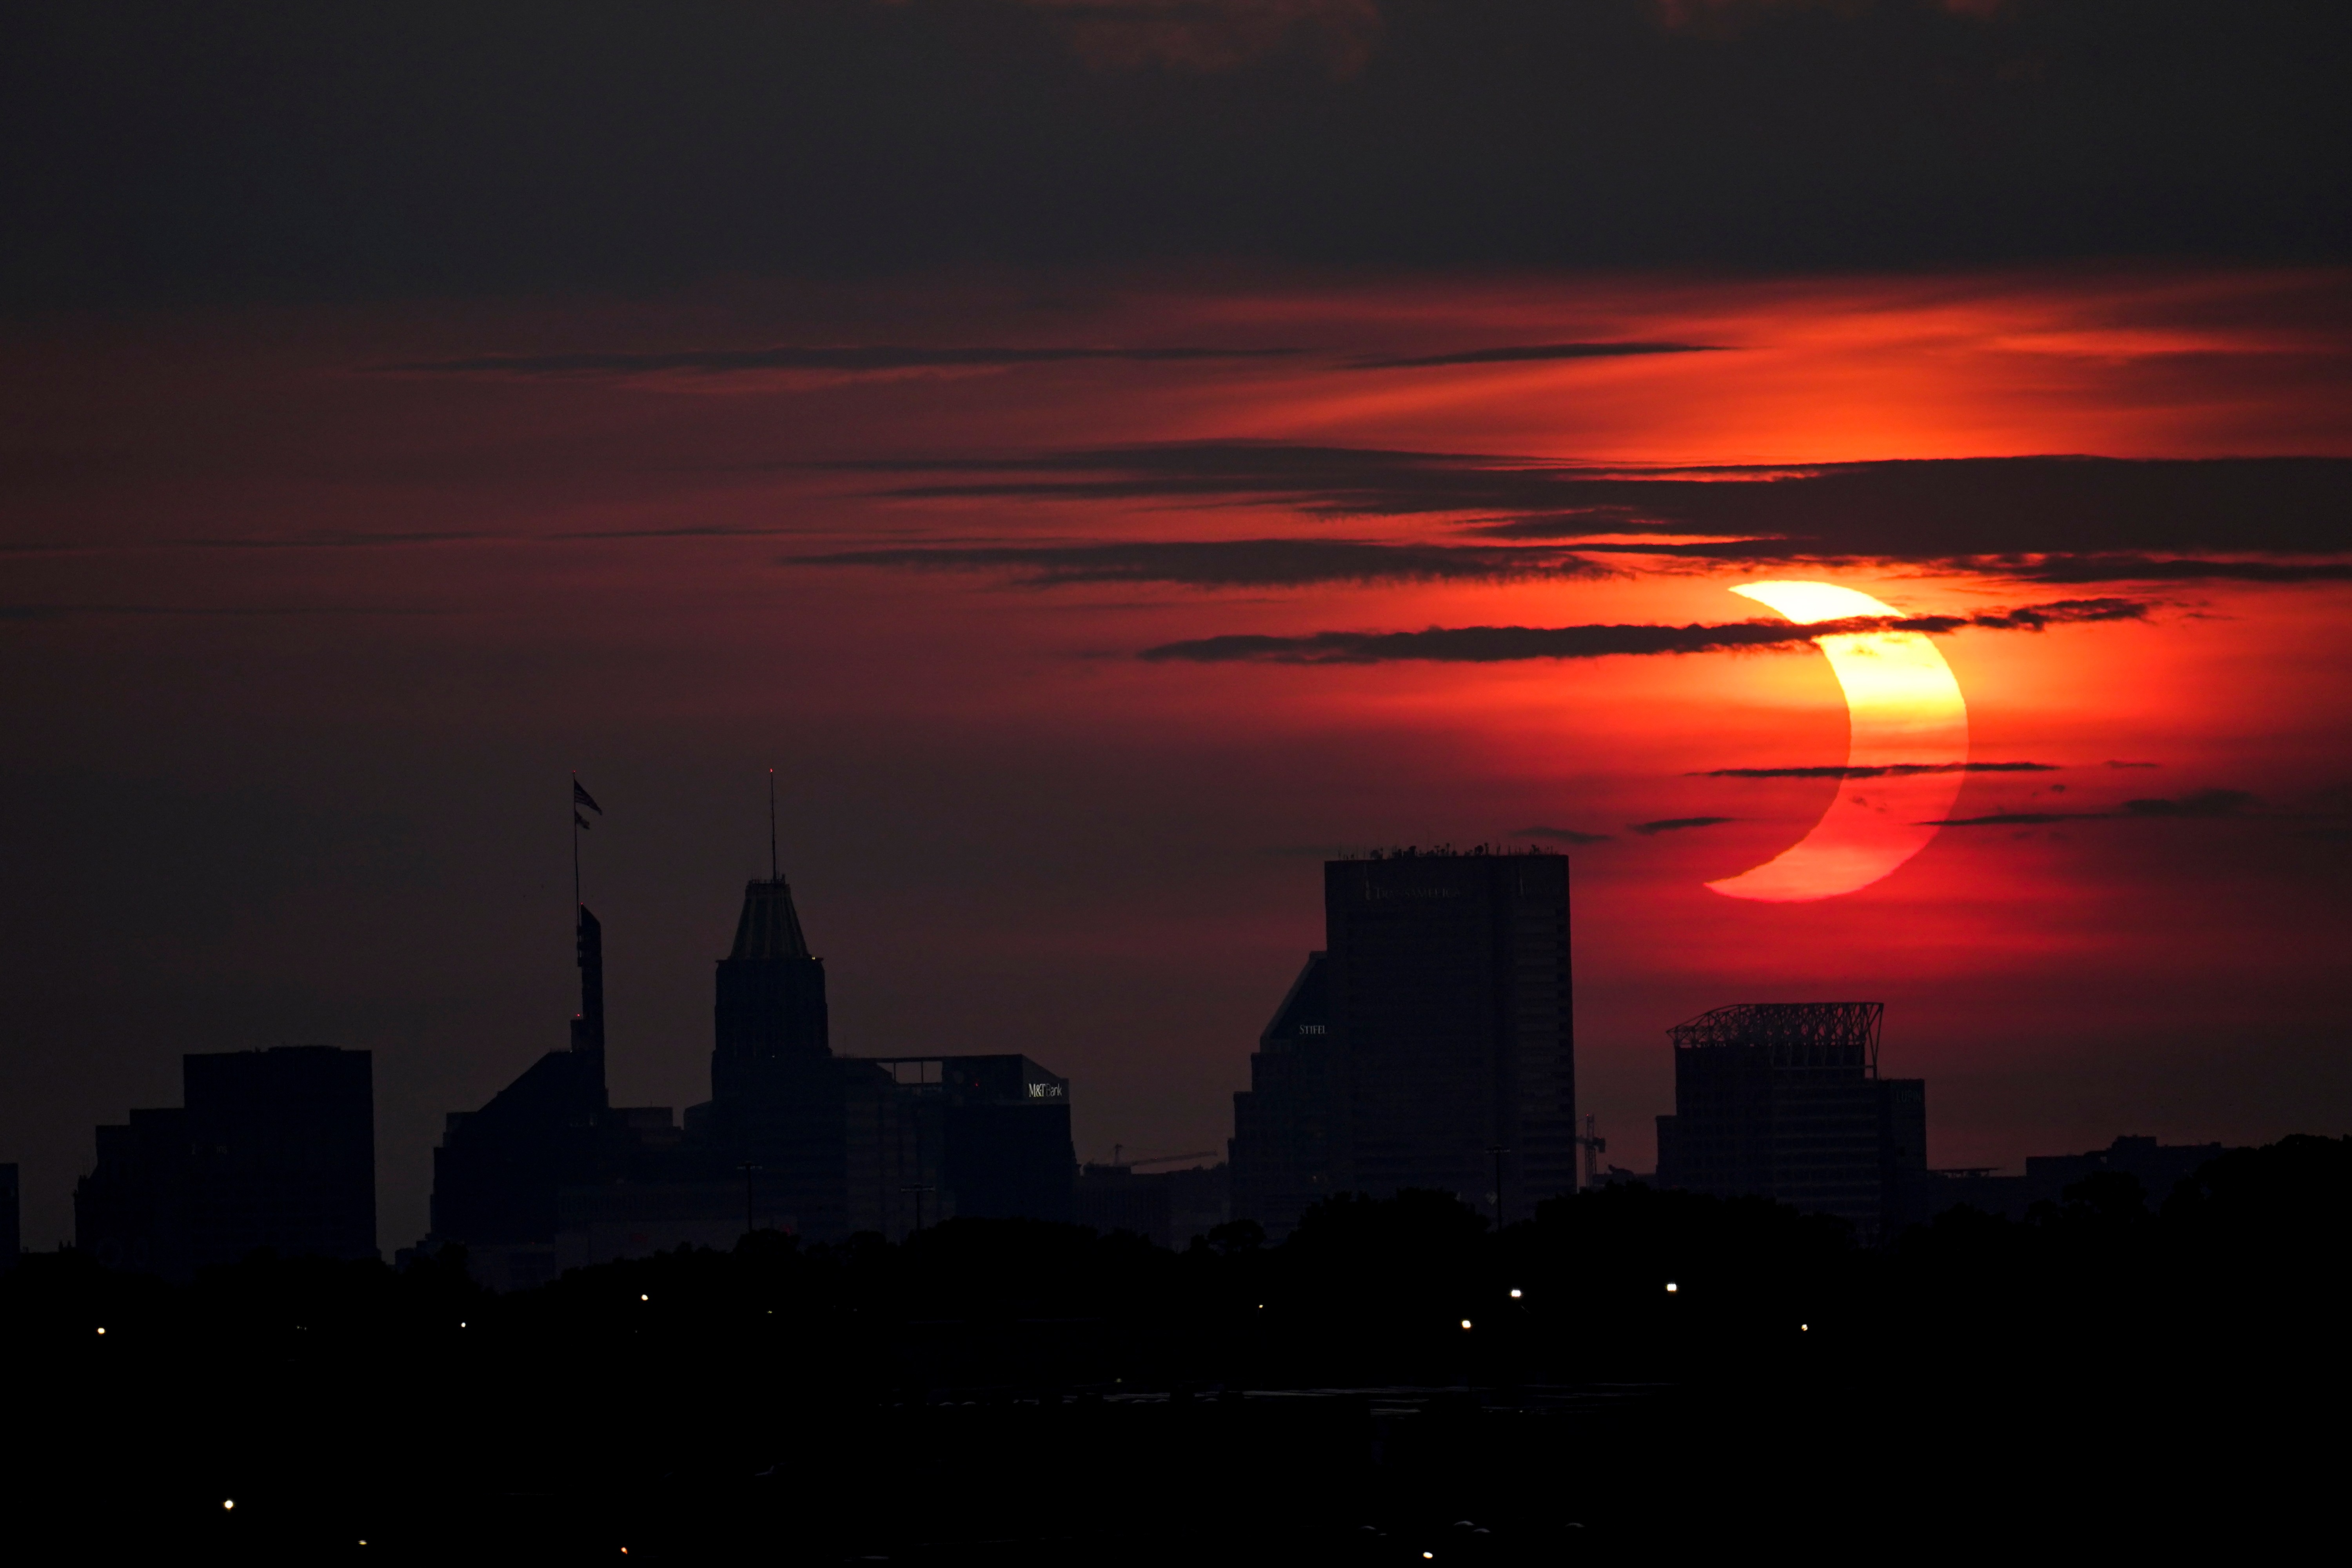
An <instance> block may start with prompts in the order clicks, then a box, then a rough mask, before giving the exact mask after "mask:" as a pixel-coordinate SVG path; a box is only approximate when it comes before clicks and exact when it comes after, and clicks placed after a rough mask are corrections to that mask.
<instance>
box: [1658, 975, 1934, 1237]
mask: <svg viewBox="0 0 2352 1568" xmlns="http://www.w3.org/2000/svg"><path fill="white" fill-rule="evenodd" d="M1884 1015H1885V1006H1884V1005H1882V1004H1880V1003H1876V1002H1815V1003H1749V1004H1743V1005H1737V1006H1731V1007H1717V1009H1715V1010H1714V1011H1713V1012H1711V1013H1705V1014H1702V1015H1700V1016H1698V1017H1696V1018H1693V1019H1692V1020H1690V1021H1689V1022H1688V1023H1686V1024H1678V1025H1676V1026H1675V1027H1674V1028H1673V1029H1671V1030H1669V1031H1668V1033H1669V1035H1670V1036H1671V1037H1672V1038H1673V1040H1674V1046H1675V1114H1673V1115H1672V1116H1661V1117H1659V1118H1658V1184H1660V1185H1661V1186H1667V1187H1685V1188H1687V1189H1689V1190H1690V1191H1692V1192H1699V1193H1711V1194H1716V1195H1717V1196H1721V1197H1732V1196H1739V1195H1744V1194H1752V1195H1755V1196H1759V1197H1769V1198H1772V1199H1774V1200H1776V1201H1777V1202H1780V1203H1784V1204H1788V1205H1791V1206H1793V1207H1796V1208H1800V1209H1803V1210H1806V1211H1807V1212H1809V1213H1814V1214H1829V1215H1837V1216H1838V1217H1839V1218H1841V1219H1846V1220H1851V1221H1853V1225H1854V1226H1855V1229H1856V1231H1857V1232H1858V1233H1859V1234H1860V1235H1861V1236H1862V1237H1864V1239H1865V1240H1874V1239H1876V1238H1877V1237H1880V1236H1882V1235H1889V1234H1892V1233H1893V1232H1894V1231H1895V1230H1896V1229H1898V1228H1900V1226H1902V1224H1903V1223H1904V1222H1905V1220H1906V1211H1907V1210H1909V1209H1910V1208H1912V1207H1913V1206H1914V1205H1916V1204H1917V1203H1918V1202H1919V1201H1920V1199H1919V1194H1920V1191H1921V1189H1922V1187H1923V1186H1924V1184H1925V1183H1926V1180H1927V1084H1926V1082H1925V1081H1924V1080H1923V1079H1882V1078H1880V1077H1879V1076H1878V1036H1879V1026H1880V1023H1881V1020H1882V1018H1883V1016H1884Z"/></svg>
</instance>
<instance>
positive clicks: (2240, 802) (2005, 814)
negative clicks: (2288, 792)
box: [1942, 789, 2262, 827]
mask: <svg viewBox="0 0 2352 1568" xmlns="http://www.w3.org/2000/svg"><path fill="white" fill-rule="evenodd" d="M2261 804H2262V801H2261V800H2260V799H2259V798H2258V797H2257V796H2255V795H2252V794H2251V793H2249V792H2248V791H2245V790H2242V789H2200V790H2191V791H2190V792H2189V794H2187V795H2180V796H2178V797H2165V798H2152V799H2144V800H2127V801H2126V802H2124V804H2123V809H2121V810H2120V811H2001V812H1994V813H1991V814H1990V815H1989V816H1954V817H1948V818H1946V819H1945V821H1944V822H1943V824H1942V826H1946V827H2023V826H2042V825H2043V824H2047V823H2055V822H2129V821H2134V820H2137V821H2148V820H2151V819H2156V818H2163V817H2189V818H2195V819H2200V820H2205V821H2211V820H2214V819H2217V818H2221V817H2230V816H2245V815H2247V814H2248V813H2249V812H2251V811H2252V809H2253V808H2254V807H2256V806H2258V805H2261Z"/></svg>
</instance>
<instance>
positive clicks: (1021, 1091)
mask: <svg viewBox="0 0 2352 1568" xmlns="http://www.w3.org/2000/svg"><path fill="white" fill-rule="evenodd" d="M840 1066H841V1068H843V1081H844V1084H845V1098H846V1100H847V1121H848V1132H847V1142H846V1163H845V1185H846V1196H847V1204H848V1221H847V1223H848V1226H849V1228H850V1229H852V1230H870V1231H874V1232H877V1234H879V1235H882V1236H885V1237H889V1238H890V1239H892V1240H894V1241H895V1240H898V1238H899V1237H903V1236H905V1235H906V1234H907V1233H908V1232H909V1231H911V1230H913V1229H915V1228H917V1227H918V1226H925V1225H936V1224H938V1223H939V1222H940V1221H941V1220H945V1219H955V1218H958V1217H962V1218H968V1219H1045V1220H1068V1219H1070V1218H1072V1217H1073V1209H1072V1193H1073V1187H1074V1184H1075V1183H1076V1176H1077V1152H1076V1147H1075V1146H1074V1145H1073V1144H1072V1142H1071V1141H1070V1080H1069V1079H1066V1078H1061V1077H1057V1076H1056V1075H1055V1074H1054V1073H1053V1072H1052V1071H1050V1070H1048V1069H1047V1068H1044V1067H1042V1066H1040V1065H1039V1064H1037V1063H1036V1062H1034V1061H1032V1060H1030V1059H1029V1058H1027V1057H1023V1056H985V1057H982V1056H972V1057H888V1058H871V1059H866V1058H843V1059H842V1061H841V1063H840Z"/></svg>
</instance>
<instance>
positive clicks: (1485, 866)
mask: <svg viewBox="0 0 2352 1568" xmlns="http://www.w3.org/2000/svg"><path fill="white" fill-rule="evenodd" d="M1323 891H1324V929H1325V936H1326V947H1325V951H1324V952H1323V953H1321V954H1319V955H1315V956H1312V957H1310V958H1309V960H1308V962H1307V968H1306V969H1305V970H1304V971H1302V972H1301V973H1300V975H1299V978H1298V980H1297V982H1296V983H1295V984H1293V986H1292V988H1291V993H1290V995H1289V996H1288V997H1287V998H1286V1000H1285V1002H1284V1004H1283V1006H1282V1007H1281V1008H1280V1009H1278V1010H1277V1012H1276V1016H1275V1019H1274V1021H1273V1023H1272V1024H1270V1025H1269V1026H1268V1027H1267V1030H1266V1032H1265V1034H1264V1035H1263V1036H1261V1037H1260V1040H1259V1050H1258V1053H1257V1055H1256V1056H1255V1058H1252V1061H1251V1087H1250V1089H1248V1090H1247V1091H1245V1092H1244V1094H1242V1095H1240V1096H1236V1098H1235V1103H1234V1142H1233V1145H1232V1164H1233V1184H1234V1215H1235V1216H1236V1217H1237V1218H1249V1219H1255V1220H1256V1221H1257V1222H1258V1223H1259V1224H1261V1225H1264V1226H1267V1228H1268V1230H1269V1233H1270V1234H1275V1235H1280V1234H1282V1233H1284V1232H1286V1230H1287V1229H1288V1227H1289V1226H1291V1225H1292V1224H1295V1223H1296V1221H1297V1215H1298V1214H1299V1213H1300V1212H1301V1211H1303V1209H1304V1208H1305V1207H1306V1206H1307V1205H1309V1204H1311V1203H1313V1202H1315V1201H1317V1200H1318V1199H1319V1198H1320V1197H1322V1196H1324V1195H1328V1194H1333V1193H1343V1192H1361V1193H1368V1194H1372V1195H1374V1196H1386V1195H1389V1194H1394V1193H1397V1192H1401V1191H1403V1190H1405V1189H1407V1188H1426V1189H1433V1190H1435V1191H1439V1192H1447V1193H1452V1194H1455V1195H1457V1196H1459V1197H1460V1198H1461V1199H1462V1200H1463V1201H1464V1202H1465V1203H1469V1204H1471V1205H1475V1206H1476V1207H1477V1208H1478V1209H1479V1210H1480V1212H1482V1213H1485V1214H1487V1215H1494V1214H1496V1213H1497V1212H1498V1210H1499V1212H1500V1214H1501V1215H1502V1217H1503V1219H1504V1221H1505V1222H1506V1223H1508V1222H1510V1221H1512V1220H1516V1219H1525V1218H1527V1217H1528V1215H1529V1214H1531V1213H1532V1212H1533V1209H1534V1205H1536V1204H1538V1203H1539V1202H1541V1201H1542V1200H1544V1199H1545V1198H1549V1197H1552V1196H1556V1195H1558V1194H1564V1193H1570V1192H1573V1191H1574V1190H1575V1188H1576V1153H1577V1142H1576V1070H1575V1034H1574V1021H1573V1002H1574V993H1573V985H1572V982H1571V973H1570V963H1569V875H1568V859H1567V858H1566V857H1565V856H1560V855H1540V854H1527V855H1517V854H1487V853H1484V852H1474V853H1470V854H1455V853H1452V852H1450V851H1444V852H1436V853H1423V852H1416V851H1411V850H1408V851H1404V852H1401V853H1392V854H1386V855H1379V856H1374V857H1372V858H1366V859H1360V860H1334V861H1330V862H1328V864H1326V865H1325V867H1324V876H1323ZM1498 1175H1499V1185H1498V1182H1497V1177H1498Z"/></svg>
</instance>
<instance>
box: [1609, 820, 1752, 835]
mask: <svg viewBox="0 0 2352 1568" xmlns="http://www.w3.org/2000/svg"><path fill="white" fill-rule="evenodd" d="M1738 820H1739V818H1738V817H1736V816H1662V817H1660V818H1659V819H1658V820H1657V821H1655V822H1629V823H1627V824H1626V825H1625V831H1626V832H1628V833H1638V834H1640V835H1641V836H1642V837H1644V838H1654V837H1656V836H1657V835H1659V834H1661V833H1680V832H1682V831H1683V830H1684V829H1685V828H1690V827H1714V826H1718V825H1719V824H1722V823H1726V822H1737V821H1738Z"/></svg>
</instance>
